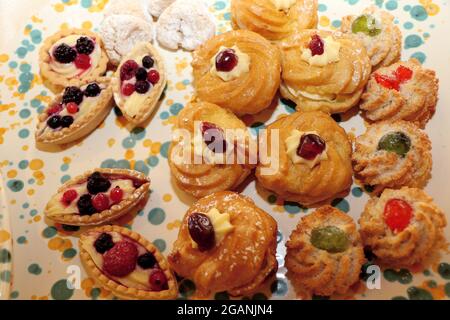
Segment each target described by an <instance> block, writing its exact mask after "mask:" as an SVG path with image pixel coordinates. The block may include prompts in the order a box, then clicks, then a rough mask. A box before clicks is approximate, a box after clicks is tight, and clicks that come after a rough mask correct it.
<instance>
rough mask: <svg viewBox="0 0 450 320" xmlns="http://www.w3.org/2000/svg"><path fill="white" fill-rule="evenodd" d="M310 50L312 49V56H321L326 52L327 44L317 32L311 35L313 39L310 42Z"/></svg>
mask: <svg viewBox="0 0 450 320" xmlns="http://www.w3.org/2000/svg"><path fill="white" fill-rule="evenodd" d="M308 47H309V50H311V54H312V56H313V57H314V56H321V55H323V53H324V52H325V44H324V43H323V40H322V38H321V37H320V36H319V35H318V34H315V35H313V36H312V37H311V41H310V42H309V45H308Z"/></svg>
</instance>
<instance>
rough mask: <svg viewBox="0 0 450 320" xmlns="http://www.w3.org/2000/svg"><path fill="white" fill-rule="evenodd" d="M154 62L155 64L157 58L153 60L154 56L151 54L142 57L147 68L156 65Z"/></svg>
mask: <svg viewBox="0 0 450 320" xmlns="http://www.w3.org/2000/svg"><path fill="white" fill-rule="evenodd" d="M154 64H155V60H153V58H152V57H150V56H145V57H144V58H143V59H142V65H143V66H144V67H145V68H147V69H150V68H152V67H153V66H154Z"/></svg>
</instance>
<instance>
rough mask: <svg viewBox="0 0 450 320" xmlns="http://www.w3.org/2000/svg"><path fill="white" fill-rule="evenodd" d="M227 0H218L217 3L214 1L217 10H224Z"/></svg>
mask: <svg viewBox="0 0 450 320" xmlns="http://www.w3.org/2000/svg"><path fill="white" fill-rule="evenodd" d="M225 6H226V4H225V2H224V1H216V3H214V9H216V10H223V9H225Z"/></svg>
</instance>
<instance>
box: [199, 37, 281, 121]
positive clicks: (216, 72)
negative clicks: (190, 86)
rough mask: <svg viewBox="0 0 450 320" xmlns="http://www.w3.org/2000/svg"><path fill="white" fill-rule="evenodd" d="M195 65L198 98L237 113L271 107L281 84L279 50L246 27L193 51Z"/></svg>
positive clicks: (251, 112)
mask: <svg viewBox="0 0 450 320" xmlns="http://www.w3.org/2000/svg"><path fill="white" fill-rule="evenodd" d="M192 68H193V72H194V88H195V91H196V94H197V96H198V98H199V99H200V100H203V101H208V102H211V103H215V104H217V105H219V106H221V107H222V108H226V109H229V110H231V111H233V112H234V113H235V114H237V115H244V114H255V113H258V112H260V111H262V110H264V109H266V108H267V107H269V106H270V104H271V102H272V100H273V98H274V96H275V94H276V92H277V90H278V87H279V85H280V71H281V66H280V54H279V50H278V49H277V48H276V47H275V46H273V45H272V44H271V43H270V42H269V41H268V40H266V39H265V38H264V37H262V36H260V35H259V34H257V33H254V32H251V31H247V30H238V31H230V32H226V33H223V34H221V35H218V36H215V37H214V38H212V39H210V40H208V41H207V42H205V43H204V44H203V45H202V46H201V47H199V48H198V49H197V50H196V51H195V52H194V54H193V61H192Z"/></svg>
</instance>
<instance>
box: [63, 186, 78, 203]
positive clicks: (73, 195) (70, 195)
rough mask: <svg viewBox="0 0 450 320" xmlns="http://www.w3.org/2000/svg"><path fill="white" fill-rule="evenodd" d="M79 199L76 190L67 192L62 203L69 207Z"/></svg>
mask: <svg viewBox="0 0 450 320" xmlns="http://www.w3.org/2000/svg"><path fill="white" fill-rule="evenodd" d="M77 197H78V192H77V191H76V190H74V189H70V190H67V191H66V192H64V194H63V196H62V199H61V200H62V202H64V203H65V204H67V205H69V204H71V203H72V202H73V201H74V200H75V199H76V198H77Z"/></svg>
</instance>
